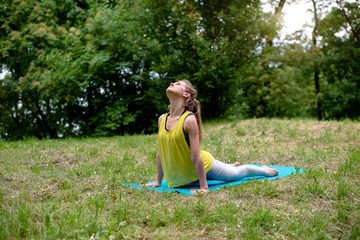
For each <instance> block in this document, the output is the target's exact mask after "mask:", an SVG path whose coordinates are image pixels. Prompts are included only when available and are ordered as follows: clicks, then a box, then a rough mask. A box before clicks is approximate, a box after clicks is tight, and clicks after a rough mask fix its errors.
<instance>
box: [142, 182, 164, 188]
mask: <svg viewBox="0 0 360 240" xmlns="http://www.w3.org/2000/svg"><path fill="white" fill-rule="evenodd" d="M160 186H161V184H160V183H158V182H153V183H147V184H145V187H160Z"/></svg>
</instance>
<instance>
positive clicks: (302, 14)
mask: <svg viewBox="0 0 360 240" xmlns="http://www.w3.org/2000/svg"><path fill="white" fill-rule="evenodd" d="M264 2H266V0H264ZM287 2H288V1H287ZM287 2H285V5H284V8H283V9H282V13H283V29H282V30H281V32H280V34H279V36H280V38H282V39H283V38H285V36H286V34H291V33H293V32H295V31H297V30H302V29H303V30H304V33H305V34H306V35H307V36H308V37H310V36H311V32H312V26H313V24H314V23H313V22H312V18H313V14H312V13H311V12H310V11H309V9H311V10H312V3H311V1H310V0H297V1H296V2H295V3H291V4H290V3H287ZM264 10H265V11H266V12H271V13H274V11H275V9H274V7H271V6H270V5H269V4H265V5H264ZM306 25H307V27H305V26H306ZM304 27H305V28H304Z"/></svg>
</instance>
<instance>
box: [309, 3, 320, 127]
mask: <svg viewBox="0 0 360 240" xmlns="http://www.w3.org/2000/svg"><path fill="white" fill-rule="evenodd" d="M311 1H312V3H313V7H314V21H315V25H314V29H313V31H312V42H313V47H314V48H316V47H317V46H316V44H317V41H316V36H317V31H318V27H319V16H318V13H317V6H316V0H311ZM314 82H315V89H316V102H317V117H318V120H321V119H322V111H321V99H320V96H319V93H320V82H319V67H318V63H317V62H315V64H314Z"/></svg>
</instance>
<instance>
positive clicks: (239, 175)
mask: <svg viewBox="0 0 360 240" xmlns="http://www.w3.org/2000/svg"><path fill="white" fill-rule="evenodd" d="M254 176H265V170H264V169H263V168H261V167H258V166H253V165H241V166H236V167H234V166H233V165H232V164H228V163H223V162H220V161H219V160H216V159H215V158H213V165H212V167H211V169H210V170H209V172H208V173H207V174H206V178H207V179H213V180H223V181H237V180H241V179H243V178H245V177H254Z"/></svg>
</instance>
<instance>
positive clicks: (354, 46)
mask: <svg viewBox="0 0 360 240" xmlns="http://www.w3.org/2000/svg"><path fill="white" fill-rule="evenodd" d="M359 17H360V8H359V1H355V2H350V1H337V2H336V5H335V6H334V7H333V8H332V9H331V11H330V12H329V13H328V14H327V15H326V16H325V17H324V18H323V19H322V20H321V21H320V23H319V35H321V36H322V37H323V40H322V42H323V44H322V50H323V52H324V59H323V62H322V64H321V71H322V74H323V77H324V83H323V86H324V90H323V92H324V94H323V97H322V99H323V109H324V115H325V117H326V118H330V119H331V118H343V117H349V118H354V119H357V118H359V116H360V109H359V106H360V78H359V76H360V72H359V71H360V69H359V67H358V63H359V61H360V45H359V38H358V34H359V31H360V24H359V21H358V19H359Z"/></svg>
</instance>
